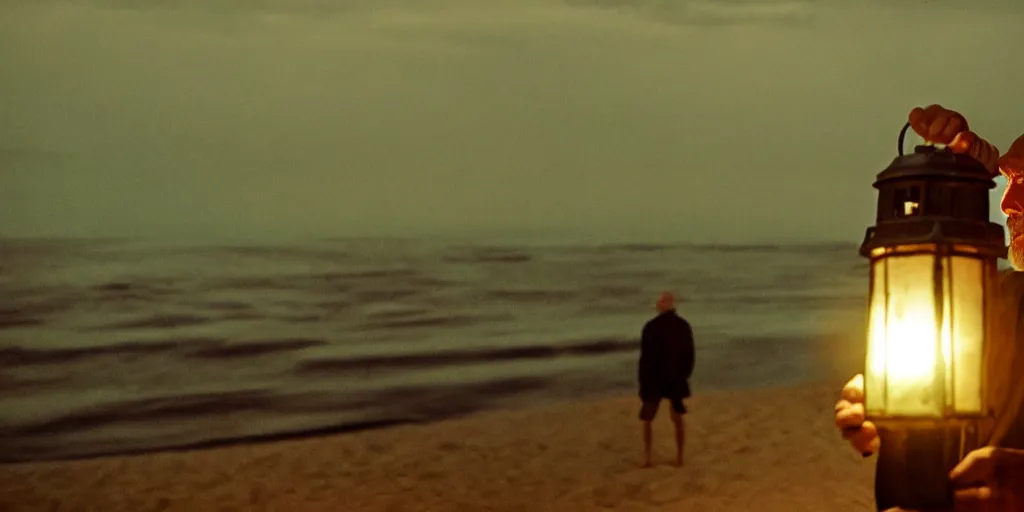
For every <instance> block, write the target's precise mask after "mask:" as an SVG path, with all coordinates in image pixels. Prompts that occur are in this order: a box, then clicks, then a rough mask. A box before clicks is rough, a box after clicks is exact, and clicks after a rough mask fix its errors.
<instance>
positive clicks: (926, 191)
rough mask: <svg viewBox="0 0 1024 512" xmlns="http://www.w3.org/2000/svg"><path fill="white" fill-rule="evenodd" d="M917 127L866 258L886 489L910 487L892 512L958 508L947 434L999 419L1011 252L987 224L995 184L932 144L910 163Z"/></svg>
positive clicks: (871, 402) (871, 382)
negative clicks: (991, 352)
mask: <svg viewBox="0 0 1024 512" xmlns="http://www.w3.org/2000/svg"><path fill="white" fill-rule="evenodd" d="M909 126H910V125H909V124H907V125H906V126H904V127H903V131H902V132H901V133H900V137H899V156H898V157H897V158H896V159H894V160H893V162H892V164H890V165H889V167H888V168H886V169H885V170H884V171H882V172H881V173H879V174H878V176H877V180H876V181H875V183H874V186H875V188H877V189H878V210H877V216H876V224H875V226H873V227H871V228H868V230H867V234H866V236H865V239H864V242H863V244H862V245H861V248H860V253H861V255H862V256H865V257H867V258H869V259H870V261H871V280H870V285H869V299H868V343H867V357H866V361H865V371H864V406H865V412H866V415H867V417H868V419H870V420H872V421H874V422H875V423H876V424H877V425H878V426H879V430H880V432H881V433H882V451H883V453H882V454H881V455H880V457H881V458H880V460H879V477H878V478H882V475H883V474H884V473H885V472H886V471H888V472H889V474H890V477H892V473H899V474H900V475H902V480H901V478H899V476H900V475H897V477H893V478H891V479H892V480H894V481H897V482H896V483H897V484H900V485H897V487H900V486H902V487H903V489H902V490H897V491H887V493H888V494H890V497H889V499H892V500H895V501H896V502H895V503H887V504H886V506H895V505H899V506H904V507H915V508H917V507H922V508H923V507H928V506H941V505H943V504H948V500H949V499H950V495H949V489H948V488H947V486H946V484H945V481H946V472H947V471H948V470H949V469H951V467H952V465H954V464H955V463H956V461H957V460H958V458H957V457H956V456H955V455H956V454H951V453H949V450H948V448H949V446H950V444H951V443H950V442H949V441H950V439H949V435H948V432H949V431H950V430H951V429H952V430H953V431H954V432H955V431H956V429H958V428H963V426H964V425H966V424H969V423H970V422H971V421H973V420H977V419H980V418H982V417H985V416H986V415H987V414H988V410H987V404H986V398H985V383H984V379H983V375H984V368H983V357H984V352H985V341H986V339H987V338H988V337H989V324H990V322H989V320H990V316H991V314H990V312H989V308H990V307H991V302H992V301H991V300H990V294H991V292H992V290H993V289H994V288H995V286H996V283H997V281H996V280H997V272H998V270H997V266H996V264H997V260H998V258H1000V257H1005V254H1006V248H1005V246H1004V235H1003V228H1002V226H1000V225H998V224H994V223H992V222H989V218H988V216H989V190H990V189H992V188H993V187H995V182H994V180H993V179H992V177H991V175H990V174H989V172H988V171H987V170H986V169H985V167H984V166H983V165H982V164H981V163H980V162H978V161H977V160H975V159H973V158H971V157H970V156H967V155H960V154H954V153H953V152H951V151H949V150H948V149H945V148H940V147H937V146H934V145H931V144H925V145H922V146H917V147H916V148H915V149H914V153H913V154H908V155H904V154H903V138H904V136H905V135H906V131H907V128H909ZM960 432H961V434H962V432H963V431H962V430H961V431H960ZM925 438H928V439H930V441H922V440H923V439H925ZM952 444H955V443H952ZM962 446H963V442H962V440H961V443H960V447H961V448H962ZM897 450H898V451H899V453H898V454H896V455H893V454H894V453H896V452H895V451H897ZM908 450H909V451H908ZM915 450H916V452H915V453H910V452H911V451H915ZM922 450H923V451H922ZM886 452H888V453H886ZM925 452H927V453H925ZM887 455H888V457H887ZM894 457H895V462H893V460H894ZM887 461H888V462H887ZM886 464H889V466H890V467H888V468H885V467H883V466H885V465H886ZM922 464H926V465H930V467H927V468H921V467H920V466H921V465H922ZM897 466H898V467H897ZM915 466H916V467H915ZM923 475H931V476H930V477H928V478H930V480H929V481H928V482H922V481H920V480H921V479H922V478H926V477H925V476H923ZM915 479H917V480H916V481H915ZM940 480H941V481H940ZM890 483H891V482H890ZM913 488H920V489H919V490H918V491H913V490H912V489H913ZM936 488H939V489H937V490H936ZM928 489H932V491H928ZM878 492H879V489H878V488H877V487H876V498H877V493H878ZM929 492H930V493H931V494H930V495H929ZM914 493H917V497H916V498H915V494H914ZM893 496H895V497H893ZM879 499H881V498H879Z"/></svg>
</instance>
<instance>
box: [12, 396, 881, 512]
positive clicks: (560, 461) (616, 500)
mask: <svg viewBox="0 0 1024 512" xmlns="http://www.w3.org/2000/svg"><path fill="white" fill-rule="evenodd" d="M839 386H841V383H838V384H837V383H836V382H831V381H829V382H816V383H813V384H803V385H798V386H786V387H776V388H766V389H746V390H731V391H709V392H705V393H702V394H700V395H698V396H696V397H694V398H692V399H691V400H689V401H688V402H687V404H688V407H689V409H690V414H688V415H687V440H688V441H687V456H686V464H685V465H684V467H683V468H675V467H674V466H672V465H671V464H669V459H670V458H671V457H669V455H670V454H671V453H672V451H673V450H672V447H671V443H672V441H671V437H672V436H671V427H670V423H669V421H668V419H667V418H665V417H664V416H665V414H664V407H663V408H662V411H661V412H659V417H658V418H657V419H656V420H655V433H654V434H655V467H654V468H650V469H642V468H640V467H639V461H640V455H641V448H642V443H641V440H640V428H639V421H638V420H637V418H636V413H637V408H638V407H639V404H638V402H637V399H635V398H633V397H629V396H618V397H613V398H600V399H588V400H581V401H579V402H576V403H556V404H548V405H543V406H538V407H535V408H527V409H515V410H491V411H484V412H478V413H473V414H469V415H467V416H462V417H458V418H449V419H443V420H439V421H432V422H428V423H422V424H412V425H408V424H407V425H399V426H392V427H389V428H377V429H370V430H362V431H358V432H348V433H341V434H330V435H321V436H313V437H308V436H307V437H303V438H292V439H286V440H274V441H268V442H261V443H240V444H232V445H230V446H219V447H214V448H204V449H194V448H193V449H189V450H178V451H161V452H149V453H146V454H136V455H117V456H104V457H97V458H91V459H78V460H72V461H35V462H24V463H15V464H4V465H0V509H3V510H11V511H12V512H15V511H19V510H38V509H40V508H42V509H60V507H70V508H71V509H74V508H75V506H79V507H81V508H83V509H85V510H104V511H107V510H110V511H114V510H126V511H127V510H132V511H135V510H165V511H174V510H182V511H189V512H195V511H196V510H310V511H316V510H346V511H349V510H351V511H363V510H366V511H376V510H524V509H531V510H607V509H611V510H663V509H664V510H747V509H748V507H756V508H757V509H758V510H769V511H774V510H778V511H780V512H781V511H783V510H785V511H793V510H832V509H841V510H872V507H873V498H872V489H871V487H872V486H871V484H872V479H871V475H872V474H873V469H874V464H873V463H871V462H869V461H864V460H862V459H861V457H860V456H858V455H857V454H855V453H853V452H852V450H850V449H849V447H847V446H845V444H844V443H843V441H842V440H841V439H840V438H839V436H838V435H837V434H836V433H835V429H834V427H833V426H832V418H831V411H832V405H833V403H834V402H835V399H836V395H837V393H838V389H839Z"/></svg>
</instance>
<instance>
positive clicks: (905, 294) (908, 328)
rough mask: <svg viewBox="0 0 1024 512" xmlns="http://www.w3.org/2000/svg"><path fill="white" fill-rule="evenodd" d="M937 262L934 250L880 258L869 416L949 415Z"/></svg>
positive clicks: (876, 273) (871, 345)
mask: <svg viewBox="0 0 1024 512" xmlns="http://www.w3.org/2000/svg"><path fill="white" fill-rule="evenodd" d="M935 263H936V255H935V254H934V253H925V254H906V255H896V254H893V255H889V256H884V257H882V258H879V259H877V260H875V262H874V268H873V274H874V276H875V279H876V282H875V283H874V285H875V286H874V287H873V292H874V293H873V296H872V300H871V309H870V319H869V324H870V326H869V339H868V361H867V368H866V371H865V380H866V382H865V385H866V389H865V400H866V402H865V407H866V409H867V411H868V413H869V414H872V415H884V416H914V417H940V416H941V415H942V413H943V410H944V408H945V388H946V381H947V379H946V375H945V372H944V371H943V369H944V364H943V357H942V344H941V340H940V336H939V335H940V330H939V329H940V318H939V317H938V315H939V314H940V311H941V310H940V309H939V308H938V307H936V306H939V305H938V304H936V301H935V299H936V294H935V283H936V279H935V277H936V276H935V271H936V265H935ZM879 278H881V279H879ZM879 281H880V282H879ZM953 307H955V304H954V306H953ZM879 381H880V382H879Z"/></svg>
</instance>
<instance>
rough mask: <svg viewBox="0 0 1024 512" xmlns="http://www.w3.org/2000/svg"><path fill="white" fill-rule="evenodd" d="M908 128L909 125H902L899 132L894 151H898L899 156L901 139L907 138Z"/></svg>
mask: <svg viewBox="0 0 1024 512" xmlns="http://www.w3.org/2000/svg"><path fill="white" fill-rule="evenodd" d="M909 128H910V123H907V124H905V125H903V129H902V130H900V139H899V142H897V143H896V144H897V145H896V150H897V151H899V153H900V156H903V139H904V138H906V136H907V129H909Z"/></svg>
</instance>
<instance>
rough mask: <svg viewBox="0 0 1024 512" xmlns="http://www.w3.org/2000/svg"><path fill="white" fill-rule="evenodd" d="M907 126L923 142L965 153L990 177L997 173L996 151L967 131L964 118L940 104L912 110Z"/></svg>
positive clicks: (986, 142)
mask: <svg viewBox="0 0 1024 512" xmlns="http://www.w3.org/2000/svg"><path fill="white" fill-rule="evenodd" d="M908 117H909V121H910V127H911V128H913V130H914V132H915V133H917V134H918V135H920V136H921V138H923V139H924V140H926V141H928V142H929V143H934V144H944V145H946V147H948V148H949V149H950V150H951V151H953V152H954V153H960V154H966V155H969V156H971V157H972V158H974V159H975V160H977V161H979V162H981V163H982V164H984V165H985V168H986V169H988V171H989V172H990V173H992V175H993V176H996V175H998V174H999V165H1000V163H1001V162H1000V160H999V148H997V147H995V146H993V145H992V144H991V143H989V142H988V141H986V140H985V139H982V138H981V137H978V135H977V134H975V133H974V132H972V131H971V130H970V127H969V126H968V125H967V119H966V118H965V117H964V116H963V115H961V114H960V113H959V112H957V111H955V110H950V109H947V108H944V107H943V106H942V105H929V106H927V107H924V108H921V107H915V108H914V110H911V111H910V115H909V116H908Z"/></svg>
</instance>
